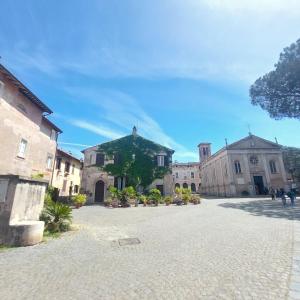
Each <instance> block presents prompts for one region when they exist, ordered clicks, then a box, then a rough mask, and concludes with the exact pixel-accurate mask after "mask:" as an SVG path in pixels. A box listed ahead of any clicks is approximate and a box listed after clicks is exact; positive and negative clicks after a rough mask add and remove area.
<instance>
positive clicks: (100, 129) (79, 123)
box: [70, 119, 124, 140]
mask: <svg viewBox="0 0 300 300" xmlns="http://www.w3.org/2000/svg"><path fill="white" fill-rule="evenodd" d="M70 123H71V124H72V125H74V126H76V127H79V128H83V129H86V130H89V131H91V132H94V133H96V134H98V135H100V136H103V137H106V138H108V139H112V140H113V139H118V138H120V137H122V136H124V134H123V133H121V132H117V131H115V130H112V129H110V128H107V127H105V126H103V125H102V124H93V123H90V122H87V121H84V120H74V119H73V120H70Z"/></svg>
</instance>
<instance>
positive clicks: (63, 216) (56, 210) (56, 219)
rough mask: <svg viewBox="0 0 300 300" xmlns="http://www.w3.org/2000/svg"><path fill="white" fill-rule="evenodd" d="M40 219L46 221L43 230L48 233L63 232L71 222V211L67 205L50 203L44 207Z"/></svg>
mask: <svg viewBox="0 0 300 300" xmlns="http://www.w3.org/2000/svg"><path fill="white" fill-rule="evenodd" d="M41 218H44V219H45V220H47V224H46V226H45V230H49V231H50V232H59V231H65V230H66V229H67V228H69V226H70V223H71V221H72V209H71V208H70V207H69V206H68V205H65V204H62V203H58V202H52V203H50V204H49V205H47V206H46V207H45V209H44V211H43V212H42V214H41Z"/></svg>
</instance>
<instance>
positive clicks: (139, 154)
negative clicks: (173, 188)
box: [98, 135, 174, 188]
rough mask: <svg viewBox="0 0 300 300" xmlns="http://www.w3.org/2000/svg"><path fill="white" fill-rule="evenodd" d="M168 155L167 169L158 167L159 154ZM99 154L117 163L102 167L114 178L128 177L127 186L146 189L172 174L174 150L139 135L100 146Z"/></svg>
mask: <svg viewBox="0 0 300 300" xmlns="http://www.w3.org/2000/svg"><path fill="white" fill-rule="evenodd" d="M161 151H164V152H166V153H167V156H166V158H165V159H166V161H167V163H168V165H167V166H165V167H158V166H157V163H156V155H157V153H159V152H161ZM98 152H100V153H104V154H105V155H106V156H108V157H109V158H111V159H114V157H115V159H116V162H117V163H110V164H107V165H106V166H104V167H102V169H103V171H105V172H107V173H108V174H109V175H111V176H114V177H126V180H127V181H126V185H127V186H128V185H131V186H134V187H137V186H139V185H140V186H142V187H144V188H146V187H147V186H149V185H150V184H151V183H152V182H153V181H154V180H155V179H157V178H163V177H164V176H165V175H166V174H167V173H169V172H171V169H170V167H169V160H170V158H171V155H172V154H173V152H174V151H173V150H171V149H168V148H166V147H163V146H161V145H158V144H156V143H153V142H151V141H149V140H147V139H144V138H143V137H141V136H139V135H129V136H126V137H123V138H121V139H118V140H114V141H112V142H108V143H105V144H102V145H100V146H99V149H98Z"/></svg>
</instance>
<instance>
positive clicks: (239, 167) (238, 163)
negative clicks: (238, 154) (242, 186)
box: [234, 160, 242, 174]
mask: <svg viewBox="0 0 300 300" xmlns="http://www.w3.org/2000/svg"><path fill="white" fill-rule="evenodd" d="M234 168H235V173H236V174H241V173H242V169H241V164H240V162H239V161H238V160H236V161H235V162H234Z"/></svg>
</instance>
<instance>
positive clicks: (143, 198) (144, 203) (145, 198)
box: [139, 195, 148, 206]
mask: <svg viewBox="0 0 300 300" xmlns="http://www.w3.org/2000/svg"><path fill="white" fill-rule="evenodd" d="M139 201H140V203H142V204H143V205H144V206H147V202H148V199H147V197H146V196H145V195H140V196H139Z"/></svg>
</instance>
